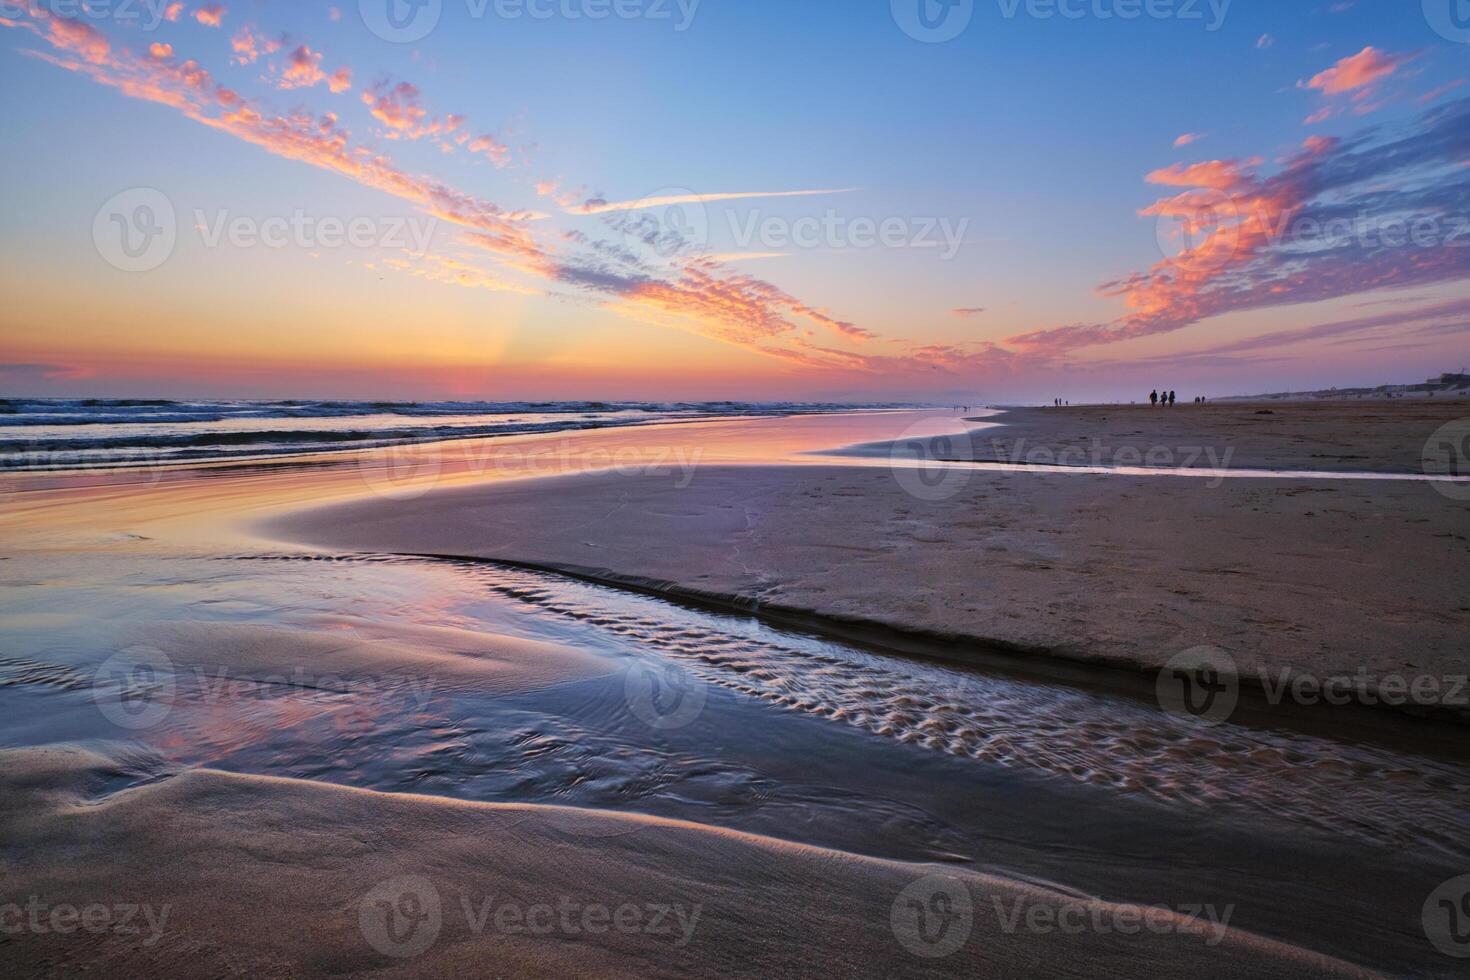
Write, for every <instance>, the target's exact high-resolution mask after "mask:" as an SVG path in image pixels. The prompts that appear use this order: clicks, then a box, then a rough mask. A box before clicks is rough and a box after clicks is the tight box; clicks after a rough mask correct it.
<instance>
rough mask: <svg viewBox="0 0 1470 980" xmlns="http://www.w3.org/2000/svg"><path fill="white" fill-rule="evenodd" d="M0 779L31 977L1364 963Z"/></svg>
mask: <svg viewBox="0 0 1470 980" xmlns="http://www.w3.org/2000/svg"><path fill="white" fill-rule="evenodd" d="M0 773H3V776H0V841H3V842H6V843H4V844H0V853H3V854H4V857H5V870H6V882H7V888H6V894H5V895H4V902H13V903H15V904H16V905H17V906H19V909H18V910H16V911H10V912H7V915H9V916H11V917H15V916H27V917H38V918H37V921H39V922H41V923H42V926H43V928H42V929H37V928H27V929H22V930H20V931H19V932H18V933H17V934H15V935H13V936H10V937H8V938H9V940H10V941H9V943H8V947H7V949H6V952H5V956H6V958H7V960H9V961H10V962H11V963H12V964H20V963H24V964H29V966H28V967H27V968H26V971H25V972H27V973H30V972H34V973H36V974H42V973H46V974H56V973H66V972H68V971H69V970H71V969H77V968H80V967H82V966H85V967H87V968H89V969H98V968H100V969H103V970H105V971H107V972H110V973H114V974H129V975H141V974H146V975H148V976H159V977H174V976H178V977H193V976H203V975H217V974H225V973H229V974H236V973H245V974H249V975H252V976H285V975H301V974H311V975H326V974H342V973H348V972H352V973H358V974H362V973H371V974H373V975H383V976H445V975H450V974H458V973H471V974H474V975H493V976H547V977H550V976H568V975H573V974H576V975H588V974H591V975H597V976H630V977H631V976H640V977H646V976H729V975H743V976H767V977H769V976H797V975H809V973H810V971H811V970H812V968H813V966H814V965H815V964H814V958H819V959H820V962H821V969H822V970H823V972H831V973H834V974H836V975H839V976H872V977H877V976H955V975H972V976H974V975H991V976H998V975H1004V976H1039V975H1043V974H1045V975H1047V976H1073V977H1095V976H1098V975H1114V976H1123V975H1127V976H1134V977H1172V976H1178V975H1180V974H1181V973H1186V974H1188V975H1190V976H1199V977H1235V976H1261V977H1306V976H1364V975H1368V974H1365V973H1363V972H1362V971H1358V970H1355V969H1353V968H1351V967H1349V966H1348V965H1346V964H1343V963H1341V962H1339V961H1335V960H1331V959H1329V958H1326V957H1322V956H1319V955H1316V954H1312V953H1307V952H1304V951H1301V950H1298V949H1294V948H1291V947H1288V946H1284V945H1282V944H1280V943H1275V942H1271V941H1268V940H1264V939H1261V938H1259V937H1256V936H1253V935H1250V934H1248V933H1244V932H1241V931H1239V930H1237V929H1232V928H1230V927H1229V926H1228V925H1227V924H1224V923H1222V922H1211V921H1209V919H1208V918H1207V917H1205V916H1204V915H1199V916H1193V917H1190V916H1182V915H1179V914H1177V913H1176V914H1170V913H1167V912H1164V911H1162V910H1159V911H1154V912H1149V913H1147V916H1150V918H1146V913H1145V910H1143V909H1141V908H1138V907H1130V906H1122V905H1114V904H1108V903H1103V902H1099V901H1095V900H1090V899H1088V898H1087V897H1086V896H1083V895H1074V894H1067V893H1063V892H1058V891H1055V890H1051V889H1047V888H1043V887H1039V886H1036V885H1031V884H1026V883H1022V882H1017V881H1011V880H1007V879H1004V878H999V877H995V876H992V875H985V874H979V873H976V872H973V871H969V870H965V869H958V868H952V867H945V866H936V865H914V864H902V863H896V862H890V861H880V860H874V859H870V858H862V857H856V856H853V855H849V854H843V853H840V852H834V851H826V850H821V849H818V848H812V847H805V846H799V845H794V844H787V843H782V842H779V841H774V840H770V839H766V838H760V837H752V836H750V835H746V834H739V833H733V832H729V831H720V830H715V829H712V828H709V827H703V826H698V825H694V824H685V823H678V822H673V821H666V820H657V819H653V818H647V817H631V816H618V815H611V814H592V813H585V812H575V813H566V812H563V813H558V812H557V811H555V810H553V809H550V808H545V807H526V806H508V805H488V804H470V803H457V802H453V801H448V800H443V799H432V798H427V797H414V796H402V795H384V794H380V793H371V792H366V791H361V790H351V789H344V788H341V787H334V786H326V785H321V784H316V783H309V782H300V781H293V780H280V779H268V778H262V777H252V776H240V775H232V774H227V773H220V772H212V771H208V770H195V771H191V772H188V773H186V774H183V775H181V776H178V777H175V778H173V779H171V780H168V781H167V782H164V783H160V784H154V785H150V786H143V787H138V788H134V789H129V790H126V791H123V792H120V793H109V785H110V784H111V783H112V782H113V781H115V780H116V779H117V778H118V777H119V774H118V773H117V772H116V771H115V768H114V767H113V766H112V765H111V764H110V763H109V762H108V761H107V760H105V759H103V758H102V757H99V756H95V755H91V754H89V753H86V752H82V751H76V750H57V749H51V750H46V749H39V750H29V751H19V752H7V753H0ZM21 840H24V841H27V842H28V843H27V846H25V847H23V848H22V847H16V846H14V844H13V842H15V841H21ZM936 875H937V876H940V877H941V878H942V880H943V884H942V885H941V884H936V879H935V878H934V877H932V876H936ZM906 889H908V891H905V890H906ZM940 889H943V891H944V897H943V898H941V899H939V900H938V901H936V900H935V898H934V896H935V895H937V894H939V893H940V891H939V890H940ZM380 902H381V903H387V904H386V905H382V904H379V903H380ZM911 902H918V903H919V905H918V906H917V907H916V906H915V905H913V904H911ZM415 903H416V904H415ZM0 904H3V902H0ZM28 906H29V907H28ZM98 906H102V907H103V908H105V909H106V910H107V911H106V913H103V912H100V911H96V909H97V908H98ZM89 908H90V909H93V910H94V911H93V912H92V913H91V918H90V919H84V918H81V916H82V915H84V914H87V913H86V911H85V910H87V909H89ZM919 908H925V909H928V910H929V911H928V912H927V913H926V915H928V916H929V917H928V918H921V917H920V913H919V911H918V909H919ZM127 909H132V910H133V912H132V913H131V915H130V918H129V921H128V922H127V923H123V922H122V916H123V915H124V914H128V913H127V911H126V910H127ZM390 909H394V910H397V911H394V912H392V913H391V914H392V915H394V916H395V918H393V920H392V921H391V922H390V921H389V914H390V913H389V911H388V910H390ZM1017 910H1021V915H1022V916H1023V918H1022V919H1020V920H1015V919H1014V916H1015V914H1016V911H1017ZM56 915H59V916H60V918H57V919H54V921H55V922H57V923H59V924H60V926H61V928H59V929H56V930H52V929H51V928H50V923H51V922H52V921H53V916H56ZM1027 917H1029V920H1030V921H1031V922H1032V923H1036V924H1041V925H1039V926H1033V927H1027V926H1025V925H1019V926H1018V925H1007V923H1008V922H1019V923H1024V922H1025V921H1027ZM1074 918H1075V920H1076V921H1077V922H1080V923H1083V926H1082V927H1081V928H1074V927H1069V928H1060V927H1058V925H1057V923H1060V922H1063V921H1066V922H1072V921H1073V919H1074ZM415 919H417V924H415V922H414V920H415ZM1093 922H1100V923H1103V925H1102V926H1093V925H1090V923H1093ZM84 923H90V925H89V926H88V927H87V928H84V927H83V924H84ZM1047 923H1051V925H1049V926H1048V925H1046V924H1047ZM1145 923H1151V924H1145ZM125 929H134V930H136V932H124V930H125ZM910 947H911V948H910ZM951 949H952V951H950V950H951ZM941 950H943V951H945V952H947V954H948V955H946V956H944V957H943V958H936V957H934V956H933V955H932V954H933V953H935V952H938V951H941ZM925 951H929V952H930V953H931V955H930V956H925V955H923V954H924V952H925ZM16 975H18V974H16Z"/></svg>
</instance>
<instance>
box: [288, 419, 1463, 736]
mask: <svg viewBox="0 0 1470 980" xmlns="http://www.w3.org/2000/svg"><path fill="white" fill-rule="evenodd" d="M1161 414H1162V413H1161ZM1027 424H1028V425H1035V424H1036V423H1035V422H1034V421H1031V420H1028V421H1027ZM1003 431H1004V429H999V430H996V429H991V430H986V431H984V432H981V433H979V434H978V435H977V442H979V441H982V440H984V439H987V438H1000V437H999V436H994V435H993V433H996V432H1003ZM1284 452H1285V450H1279V451H1277V458H1281V459H1283V460H1284V461H1285V465H1299V464H1304V463H1305V462H1307V461H1306V460H1305V459H1304V458H1303V457H1300V456H1291V455H1282V454H1283V453H1284ZM952 477H953V478H952V479H951V478H948V477H946V478H943V481H944V482H941V483H939V484H937V485H936V487H935V488H933V491H934V493H936V494H937V495H938V496H939V499H925V498H924V497H923V496H919V495H916V493H915V492H913V491H914V490H915V488H916V487H917V489H918V490H919V491H920V492H922V493H929V492H930V490H931V488H928V487H924V486H922V485H920V484H916V483H915V482H913V481H911V480H900V479H898V478H897V477H896V475H895V473H894V472H890V471H889V470H888V469H887V468H886V467H870V468H856V467H833V466H821V467H801V468H797V467H702V468H700V469H699V471H698V472H697V473H696V474H695V476H694V477H693V478H692V480H691V481H690V482H689V484H688V485H687V486H682V485H680V483H681V481H680V480H678V479H676V478H674V477H667V476H623V475H618V474H592V475H583V476H575V477H568V478H564V479H559V480H555V481H547V482H540V483H536V484H525V485H518V484H509V485H502V486H496V487H485V488H476V487H472V488H465V489H458V490H449V491H444V492H441V493H436V494H433V495H430V496H426V497H423V498H421V499H419V500H416V501H412V502H384V501H381V500H366V501H360V502H356V503H351V504H345V505H341V506H337V507H333V508H329V509H320V510H312V511H307V512H305V513H300V514H297V515H292V516H290V517H288V518H285V519H283V520H281V521H278V522H276V523H274V524H273V525H271V526H270V533H272V534H276V535H279V536H281V537H283V538H288V539H293V540H300V541H307V542H310V543H313V544H317V545H323V546H329V547H334V548H343V549H350V550H355V551H370V552H379V551H387V552H397V553H407V554H421V555H441V556H458V557H476V558H489V559H500V560H510V561H518V562H526V563H532V564H535V565H537V566H541V567H547V568H554V569H559V570H564V571H570V572H575V573H577V574H582V575H588V576H592V577H595V578H597V579H600V580H604V581H610V582H618V583H623V584H632V585H637V586H640V587H646V588H652V589H656V590H661V591H665V592H668V593H670V594H679V595H684V596H690V597H700V596H703V597H708V598H713V599H718V600H720V601H726V602H731V603H735V604H739V605H743V606H747V607H755V606H759V607H760V608H761V609H763V610H765V611H766V612H768V613H785V614H791V615H795V616H798V617H802V616H804V617H810V618H813V619H819V620H822V621H826V622H828V623H835V624H843V625H847V626H852V627H857V628H873V627H876V628H880V629H884V630H889V631H898V632H912V633H916V634H921V635H923V636H925V637H928V638H934V639H937V640H940V641H942V642H944V643H947V644H949V645H951V646H955V645H958V646H960V647H965V646H969V647H977V648H988V649H992V650H1001V651H1009V652H1011V653H1014V654H1017V655H1020V656H1022V657H1026V658H1029V659H1031V660H1033V661H1041V662H1043V663H1044V662H1045V661H1049V660H1054V659H1058V658H1060V659H1065V660H1068V661H1073V662H1078V663H1086V664H1092V665H1100V666H1109V667H1122V668H1128V669H1132V670H1139V671H1147V672H1156V671H1158V670H1159V669H1160V668H1161V667H1163V666H1164V665H1165V664H1166V663H1168V662H1169V661H1170V659H1171V658H1173V657H1175V656H1176V655H1178V654H1180V653H1181V652H1183V651H1186V650H1189V649H1191V648H1194V647H1198V646H1202V645H1207V646H1213V647H1218V648H1221V649H1223V650H1224V651H1226V652H1228V653H1229V655H1230V656H1231V657H1232V658H1233V659H1234V661H1235V662H1236V664H1237V665H1238V669H1239V671H1240V673H1241V676H1242V677H1243V678H1244V679H1245V680H1246V682H1247V683H1251V682H1252V681H1253V680H1254V681H1257V682H1259V680H1260V679H1261V678H1262V677H1266V678H1268V679H1270V680H1272V681H1278V680H1280V679H1281V677H1282V676H1283V672H1286V673H1285V676H1287V677H1290V676H1293V675H1297V674H1301V673H1307V674H1310V675H1312V676H1313V677H1317V678H1327V677H1333V676H1347V677H1351V678H1354V679H1355V680H1354V683H1355V685H1356V683H1357V681H1356V679H1357V678H1358V677H1360V676H1361V677H1362V678H1363V682H1362V686H1363V687H1364V689H1365V690H1366V691H1367V692H1369V695H1370V699H1372V698H1373V696H1374V695H1375V694H1376V693H1377V692H1379V691H1380V687H1381V686H1382V684H1383V682H1384V680H1385V679H1389V680H1390V685H1392V684H1394V683H1397V681H1396V680H1393V679H1395V678H1404V679H1405V680H1406V681H1412V679H1414V678H1419V677H1424V678H1430V679H1432V680H1433V689H1434V692H1436V693H1433V694H1427V695H1426V696H1425V697H1424V698H1422V699H1420V701H1419V703H1416V704H1413V705H1401V706H1399V707H1403V708H1405V709H1409V710H1418V709H1431V710H1434V711H1435V712H1436V713H1440V714H1445V715H1454V716H1461V715H1463V716H1465V717H1467V718H1470V714H1467V713H1466V712H1465V710H1464V709H1465V707H1466V705H1467V702H1470V689H1467V688H1466V687H1465V685H1463V684H1461V683H1459V682H1458V681H1457V678H1463V677H1464V676H1465V675H1467V674H1470V655H1467V651H1466V647H1465V642H1464V638H1465V636H1466V635H1467V634H1470V602H1467V600H1466V581H1467V580H1466V577H1465V569H1466V567H1467V561H1470V506H1467V505H1466V504H1465V503H1461V502H1459V501H1455V500H1451V499H1449V498H1447V497H1445V496H1444V495H1442V494H1441V493H1440V492H1438V491H1437V490H1436V489H1434V488H1433V487H1432V486H1430V485H1428V484H1423V483H1400V482H1392V481H1350V480H1333V479H1328V478H1320V479H1304V480H1292V481H1283V480H1255V479H1237V478H1229V479H1224V480H1222V481H1219V482H1218V485H1215V483H1214V482H1212V481H1204V480H1198V479H1185V478H1170V477H1134V476H1121V475H1109V476H1101V475H1091V474H1054V473H1016V472H1007V471H1003V470H1002V471H997V470H988V471H983V470H977V471H959V472H957V473H955V474H952ZM1427 683H1428V682H1426V684H1427ZM1422 690H1424V691H1429V690H1430V688H1429V687H1428V686H1426V687H1424V688H1422ZM1396 697H1397V696H1396V695H1393V696H1391V697H1390V700H1392V699H1395V698H1396Z"/></svg>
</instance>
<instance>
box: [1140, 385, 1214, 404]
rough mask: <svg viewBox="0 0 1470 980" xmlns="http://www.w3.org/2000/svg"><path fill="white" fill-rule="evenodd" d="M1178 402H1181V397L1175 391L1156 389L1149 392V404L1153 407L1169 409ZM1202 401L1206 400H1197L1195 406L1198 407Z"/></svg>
mask: <svg viewBox="0 0 1470 980" xmlns="http://www.w3.org/2000/svg"><path fill="white" fill-rule="evenodd" d="M1177 400H1179V395H1177V394H1175V392H1173V391H1157V389H1155V391H1151V392H1148V404H1151V406H1155V407H1157V406H1163V407H1164V408H1169V407H1172V406H1173V404H1175V401H1177ZM1202 401H1204V398H1195V404H1197V406H1198V404H1201V403H1202Z"/></svg>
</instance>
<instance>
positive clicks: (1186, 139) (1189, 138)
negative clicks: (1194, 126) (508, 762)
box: [1174, 133, 1209, 147]
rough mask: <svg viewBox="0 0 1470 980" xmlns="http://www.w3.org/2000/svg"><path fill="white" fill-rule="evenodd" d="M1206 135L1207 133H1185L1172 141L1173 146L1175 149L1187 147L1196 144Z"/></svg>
mask: <svg viewBox="0 0 1470 980" xmlns="http://www.w3.org/2000/svg"><path fill="white" fill-rule="evenodd" d="M1208 135H1209V134H1208V133H1185V134H1184V135H1183V136H1180V137H1179V138H1178V139H1176V140H1175V141H1174V145H1175V146H1176V147H1179V146H1188V145H1189V144H1191V143H1198V142H1199V141H1200V140H1202V139H1204V138H1205V137H1206V136H1208Z"/></svg>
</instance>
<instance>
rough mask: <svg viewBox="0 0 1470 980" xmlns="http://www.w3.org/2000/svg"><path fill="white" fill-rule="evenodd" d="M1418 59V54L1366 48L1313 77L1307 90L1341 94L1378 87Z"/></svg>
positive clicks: (1326, 93) (1307, 85) (1308, 83)
mask: <svg viewBox="0 0 1470 980" xmlns="http://www.w3.org/2000/svg"><path fill="white" fill-rule="evenodd" d="M1415 57H1417V55H1416V54H1414V53H1412V52H1411V53H1407V54H1386V53H1384V52H1383V51H1380V50H1379V49H1377V48H1375V47H1371V46H1370V47H1366V48H1364V49H1363V50H1362V51H1359V52H1358V53H1357V54H1355V55H1352V56H1350V57H1347V58H1343V59H1342V60H1341V61H1339V62H1338V63H1337V64H1335V65H1333V66H1332V67H1331V68H1328V69H1327V70H1326V71H1321V72H1318V73H1317V74H1316V75H1313V76H1312V79H1311V81H1309V82H1307V83H1306V87H1307V88H1314V89H1317V90H1319V91H1321V92H1322V93H1323V94H1324V95H1342V94H1344V93H1347V92H1352V91H1354V90H1356V89H1361V88H1364V87H1366V86H1369V85H1375V84H1377V83H1378V82H1380V81H1382V80H1383V79H1385V78H1387V77H1389V76H1390V75H1392V74H1393V73H1394V72H1396V71H1398V69H1399V67H1400V66H1401V65H1404V64H1407V63H1408V62H1410V61H1413V60H1414V58H1415Z"/></svg>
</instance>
